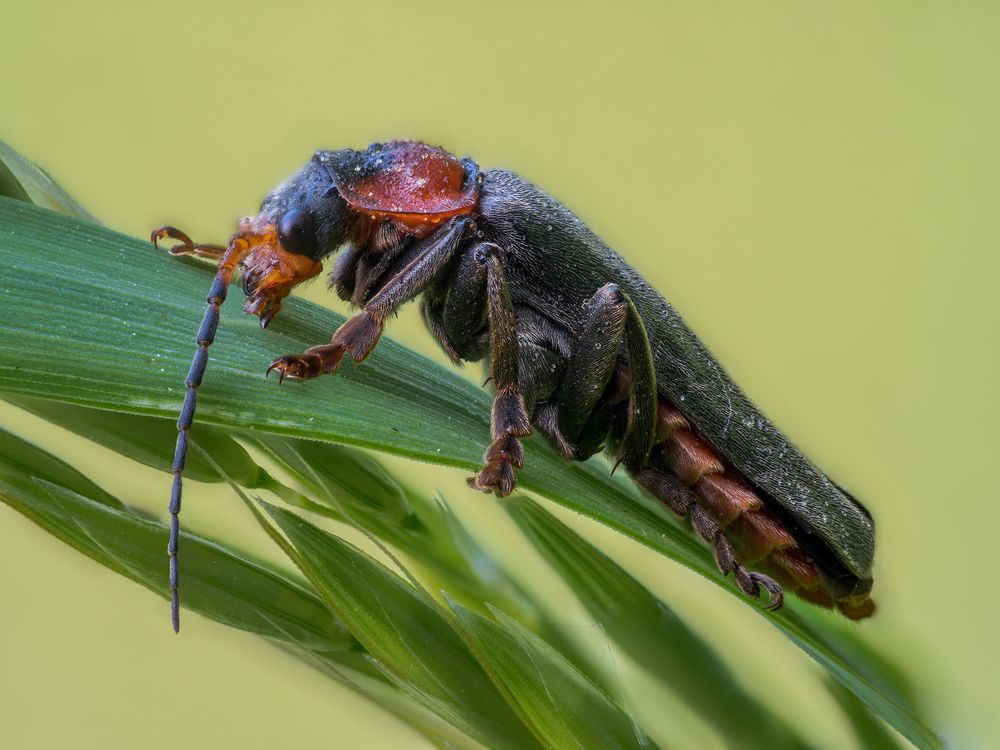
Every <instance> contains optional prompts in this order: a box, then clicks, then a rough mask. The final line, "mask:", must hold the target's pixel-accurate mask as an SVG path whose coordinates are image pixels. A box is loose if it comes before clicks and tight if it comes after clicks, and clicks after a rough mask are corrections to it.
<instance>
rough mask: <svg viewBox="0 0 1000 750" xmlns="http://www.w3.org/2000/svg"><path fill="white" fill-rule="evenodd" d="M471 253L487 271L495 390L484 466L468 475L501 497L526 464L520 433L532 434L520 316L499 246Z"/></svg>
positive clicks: (480, 487)
mask: <svg viewBox="0 0 1000 750" xmlns="http://www.w3.org/2000/svg"><path fill="white" fill-rule="evenodd" d="M472 255H473V258H474V259H475V261H476V262H477V263H479V264H481V265H482V266H483V268H484V269H485V273H486V312H487V316H488V319H489V329H490V377H491V378H492V380H493V385H494V386H495V388H496V396H495V397H494V399H493V410H492V412H491V415H490V431H491V433H492V435H493V442H492V443H490V446H489V447H488V448H487V449H486V453H485V455H484V456H483V461H484V463H485V466H484V467H483V468H482V470H481V471H480V472H479V473H478V474H476V476H474V477H472V478H470V479H469V485H470V486H471V487H474V488H475V489H478V490H483V491H484V492H493V493H495V494H497V495H499V496H501V497H502V496H504V495H509V494H510V493H511V492H513V491H514V486H515V484H516V481H515V479H514V467H517V468H520V467H521V466H523V465H524V449H523V448H522V447H521V443H520V441H519V440H518V438H522V437H526V436H528V435H530V434H531V422H530V419H529V417H528V408H527V405H526V404H525V401H524V396H523V395H522V394H521V390H520V386H519V383H518V336H517V318H516V317H515V315H514V307H513V305H512V304H511V300H510V291H509V290H508V288H507V278H506V276H505V275H504V272H503V263H502V262H501V260H500V256H499V253H498V248H497V247H496V246H495V245H491V244H489V243H483V244H481V245H479V246H477V247H476V248H475V249H474V250H473V252H472Z"/></svg>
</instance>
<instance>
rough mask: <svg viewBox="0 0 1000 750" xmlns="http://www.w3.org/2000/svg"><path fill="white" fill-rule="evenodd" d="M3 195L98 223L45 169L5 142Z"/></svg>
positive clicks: (0, 153) (0, 177) (0, 165)
mask: <svg viewBox="0 0 1000 750" xmlns="http://www.w3.org/2000/svg"><path fill="white" fill-rule="evenodd" d="M0 195H5V196H7V197H9V198H16V199H17V200H22V201H27V202H28V203H34V204H35V205H38V206H44V207H45V208H51V209H52V210H53V211H59V212H60V213H64V214H67V215H68V216H73V217H76V218H77V219H83V220H84V221H89V222H92V223H97V219H95V218H94V216H93V214H91V213H90V212H89V211H87V209H85V208H84V207H83V206H81V205H80V204H79V203H77V202H76V200H74V199H73V198H72V197H71V196H70V194H69V193H67V192H66V191H65V190H63V189H62V188H61V187H60V186H59V185H58V184H57V183H56V181H55V180H53V179H52V178H51V177H49V175H48V174H47V173H46V172H45V170H43V169H42V168H41V167H39V166H38V165H37V164H35V163H34V162H32V161H29V160H28V159H25V158H24V157H23V156H21V155H20V154H19V153H17V151H15V150H14V149H12V148H11V147H10V146H9V145H7V144H6V143H4V142H3V141H0Z"/></svg>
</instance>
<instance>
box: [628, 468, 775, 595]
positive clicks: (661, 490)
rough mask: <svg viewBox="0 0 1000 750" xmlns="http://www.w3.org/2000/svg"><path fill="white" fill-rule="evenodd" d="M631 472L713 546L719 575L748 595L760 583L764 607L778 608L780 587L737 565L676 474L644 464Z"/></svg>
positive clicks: (724, 540)
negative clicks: (765, 597) (764, 595)
mask: <svg viewBox="0 0 1000 750" xmlns="http://www.w3.org/2000/svg"><path fill="white" fill-rule="evenodd" d="M632 476H633V477H634V478H635V480H636V482H638V483H639V485H640V486H642V487H643V488H644V489H645V490H646V491H647V492H649V493H650V494H652V495H653V496H654V497H656V498H657V499H658V500H660V501H662V502H663V503H664V504H665V505H666V506H667V507H668V508H670V510H671V511H673V512H674V513H675V514H676V515H677V516H679V517H681V518H690V519H691V525H692V526H694V529H695V531H697V532H698V536H700V537H701V538H702V539H704V540H705V541H706V542H707V543H708V544H711V545H712V546H713V547H714V549H715V561H716V562H717V563H718V565H719V570H721V571H722V573H723V575H730V574H731V575H732V576H733V579H734V580H735V581H736V585H737V586H739V588H740V590H741V591H742V592H743V593H744V594H746V595H747V596H749V597H752V598H754V599H757V598H759V597H760V593H761V592H760V590H761V588H762V587H763V588H764V590H765V591H767V594H768V597H769V598H770V602H769V603H768V605H767V609H771V610H774V609H779V608H780V607H781V605H782V602H783V600H784V594H783V592H782V588H781V586H780V584H778V582H777V581H775V580H774V579H773V578H771V577H769V576H766V575H764V574H763V573H758V572H756V571H750V570H747V569H746V568H744V567H743V566H742V565H740V563H739V561H738V560H737V558H736V551H735V550H734V549H733V546H732V544H730V542H729V540H728V539H727V538H726V536H725V534H723V532H722V527H721V526H720V525H719V523H718V522H717V521H716V520H715V519H714V518H712V516H711V515H709V513H708V511H706V510H705V509H704V508H702V507H701V505H699V504H698V496H697V495H696V494H695V492H694V491H693V490H692V489H691V488H690V487H688V486H687V485H685V484H684V483H683V482H681V480H679V479H678V478H677V477H675V476H673V475H671V474H668V473H666V472H665V471H660V470H659V469H654V468H650V467H645V468H642V469H640V470H639V471H637V472H632Z"/></svg>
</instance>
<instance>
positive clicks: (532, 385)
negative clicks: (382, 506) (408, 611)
mask: <svg viewBox="0 0 1000 750" xmlns="http://www.w3.org/2000/svg"><path fill="white" fill-rule="evenodd" d="M164 237H172V238H175V239H178V240H180V241H181V244H179V245H177V246H175V247H174V248H173V249H172V250H171V252H173V253H175V254H183V253H195V254H199V255H203V256H206V257H211V258H218V259H219V271H218V273H217V275H216V279H215V282H214V283H213V285H212V289H211V292H210V294H209V306H208V310H207V312H206V315H205V320H204V322H203V324H202V327H201V329H200V331H199V333H198V346H199V348H198V354H197V355H196V357H195V361H194V363H193V364H192V367H191V371H190V373H189V374H188V380H187V384H188V397H187V398H186V399H185V405H184V409H183V411H182V414H181V418H180V420H179V422H178V427H179V429H180V434H179V436H178V448H177V454H176V458H175V464H174V473H175V482H174V490H173V494H172V497H171V513H172V516H173V518H172V521H173V528H174V534H173V535H172V539H171V546H170V555H171V587H172V588H173V590H174V593H175V601H174V625H175V628H176V627H177V609H176V607H177V597H176V591H177V558H176V552H177V536H176V528H177V521H176V519H177V512H178V511H179V509H180V487H181V480H180V474H181V470H182V468H183V462H184V453H185V450H186V446H187V430H188V428H189V427H190V426H191V422H192V419H193V415H194V402H195V394H196V389H197V387H198V385H199V384H200V382H201V377H202V374H203V372H204V368H205V364H206V362H207V355H208V346H209V345H210V344H211V342H212V339H213V338H214V335H215V328H216V325H217V323H218V311H219V305H220V304H221V302H222V300H223V299H224V297H225V293H226V287H227V286H228V284H229V282H230V281H231V279H232V276H233V274H234V272H235V270H236V269H237V268H240V269H242V272H243V288H244V291H245V293H246V303H245V305H244V310H245V311H246V312H248V313H253V314H255V315H258V316H259V317H260V320H261V325H263V326H266V325H267V324H268V322H270V320H271V319H272V318H273V317H274V316H275V314H277V312H278V310H279V309H280V307H281V300H282V299H283V298H284V297H285V296H286V295H287V294H288V293H289V291H290V290H291V288H292V287H293V286H295V285H296V284H298V283H300V282H301V281H304V280H306V279H309V278H312V277H313V276H315V275H316V274H318V273H319V272H320V270H321V266H320V261H321V260H322V259H323V258H325V257H326V256H329V255H331V254H332V253H334V252H337V251H338V250H339V251H340V254H339V255H338V257H337V259H336V265H335V268H334V270H333V274H332V279H331V280H332V283H333V286H334V287H335V288H336V290H337V293H338V294H339V295H340V296H341V297H342V298H343V299H345V300H349V301H350V302H352V303H353V304H355V305H357V306H358V307H359V308H360V309H361V311H360V312H359V313H358V314H357V315H355V316H354V317H352V318H350V319H349V320H348V321H347V322H346V323H344V325H342V326H341V327H340V328H339V329H338V330H337V331H336V332H335V333H334V335H333V339H332V341H331V342H330V343H328V344H323V345H320V346H316V347H313V348H312V349H309V350H308V351H306V352H304V353H301V354H290V355H287V356H284V357H280V358H278V359H276V360H275V361H274V362H273V363H272V364H271V366H270V367H269V368H268V372H269V373H270V372H271V371H276V372H277V373H278V375H279V379H280V380H284V379H285V378H293V379H302V378H312V377H316V376H318V375H322V374H324V373H332V372H334V371H335V370H336V369H337V367H338V365H339V363H340V361H341V359H342V358H343V356H344V355H345V354H347V355H349V356H350V357H351V358H352V359H354V360H356V361H360V360H362V359H364V358H365V357H366V356H367V355H368V353H369V352H371V350H372V349H373V348H374V347H375V345H376V343H377V342H378V339H379V337H380V335H381V333H382V329H383V326H384V323H385V321H386V319H387V318H388V316H389V315H390V314H392V313H393V312H394V311H395V310H396V309H397V308H398V307H399V306H400V305H402V304H404V303H406V302H408V301H410V300H412V299H414V298H415V297H418V296H422V303H421V310H422V312H423V316H424V319H425V321H426V323H427V326H428V328H429V329H430V331H431V332H432V333H433V335H434V336H435V338H436V339H437V340H438V341H439V342H440V344H441V346H442V347H443V348H444V350H445V351H446V352H447V353H448V355H449V356H450V357H451V358H452V359H453V360H454V361H455V362H459V361H462V360H470V361H474V360H480V359H483V358H489V364H490V376H491V380H492V384H493V387H494V388H495V390H496V397H495V400H494V403H493V412H492V431H493V435H492V437H493V441H492V443H491V445H490V447H489V448H488V449H487V451H486V454H485V456H484V465H483V468H482V470H481V471H480V472H479V473H478V474H477V475H476V476H475V477H472V478H471V479H470V480H469V483H470V484H471V485H472V486H473V487H475V488H477V489H480V490H483V491H486V492H494V493H496V494H498V495H507V494H509V493H510V492H512V491H513V489H514V487H515V483H516V478H515V469H517V468H519V467H520V466H521V465H522V463H523V451H522V448H521V443H520V439H521V438H524V437H526V436H527V435H529V434H530V432H531V431H532V428H534V429H536V430H537V431H538V432H540V433H541V434H542V435H544V436H545V438H546V439H547V440H548V441H549V442H550V443H551V444H552V445H553V446H554V448H555V449H556V450H557V451H558V452H559V453H560V454H562V455H563V456H565V457H566V458H568V459H575V460H583V459H585V458H587V457H589V456H590V455H592V454H593V453H595V452H596V451H598V450H600V449H601V448H602V447H604V448H605V449H606V450H608V451H609V452H610V454H611V455H612V456H613V457H614V458H615V460H616V461H617V462H618V463H620V464H621V465H623V466H624V467H625V468H626V469H627V470H628V472H629V473H630V474H631V475H632V476H633V477H634V478H635V480H636V482H637V483H638V484H639V485H640V486H642V487H643V488H645V490H647V491H648V492H649V493H651V494H652V495H653V496H654V497H656V498H657V499H659V500H660V501H662V502H663V503H665V504H666V506H667V507H668V508H669V509H670V510H672V511H673V512H674V513H676V514H677V515H678V516H681V517H684V518H688V519H690V522H691V524H692V526H693V528H694V530H695V531H696V533H697V534H698V535H699V536H700V537H701V538H702V539H704V540H705V541H706V542H707V543H708V544H710V545H711V546H712V547H713V549H714V551H715V556H716V560H717V561H718V564H719V567H720V568H721V570H722V571H723V572H724V573H726V574H731V575H732V576H733V577H734V579H735V581H736V584H737V585H738V586H739V588H740V589H741V590H742V591H744V592H745V593H746V594H747V595H749V596H753V597H759V596H760V594H761V590H762V589H763V590H764V591H766V592H767V595H768V598H769V605H768V606H770V607H774V608H776V607H779V606H780V605H781V602H782V595H783V594H782V590H783V589H787V590H789V591H793V592H794V593H796V594H797V595H799V596H801V597H803V598H805V599H808V600H810V601H813V602H816V603H819V604H822V605H824V606H830V607H837V608H838V609H839V610H840V611H841V612H843V613H844V614H845V615H847V616H848V617H851V618H854V619H857V618H863V617H867V616H868V615H870V614H871V613H872V612H873V610H874V603H873V602H872V600H871V599H870V598H869V595H868V594H869V591H870V589H871V583H872V579H871V568H872V558H873V554H874V527H873V523H872V520H871V517H870V516H869V514H868V513H867V512H866V511H865V509H864V508H863V507H862V506H861V505H860V504H859V503H858V502H857V501H855V500H854V499H853V498H852V497H851V496H849V495H848V494H847V493H846V492H844V491H843V490H842V489H841V488H839V487H838V486H837V485H836V484H834V483H833V482H832V481H831V480H830V479H829V478H827V477H826V476H825V475H824V474H823V473H822V472H821V471H820V470H819V469H817V468H816V467H815V466H814V465H813V464H812V463H811V462H810V461H809V460H808V459H807V458H806V457H805V456H803V455H802V454H801V453H800V452H799V451H798V450H797V449H796V448H795V447H794V446H793V445H792V444H791V443H789V441H788V440H787V439H786V438H785V437H784V436H783V435H782V434H781V432H780V431H779V430H778V429H777V428H776V427H775V426H774V425H772V424H771V422H769V421H768V420H767V418H766V417H764V415H762V414H761V413H760V411H759V410H758V409H757V408H756V407H755V406H754V405H753V403H751V402H750V400H749V399H748V398H747V397H746V395H745V394H744V393H743V392H742V391H741V390H740V388H739V387H738V386H737V385H736V384H735V383H734V382H733V381H732V380H731V379H730V378H729V376H728V375H727V374H726V373H725V372H724V371H723V369H722V368H721V366H720V365H719V363H718V362H717V361H716V360H715V359H714V358H713V356H712V355H711V354H710V353H709V352H708V350H707V349H706V348H705V347H704V345H703V344H702V343H701V342H700V341H699V340H698V338H697V337H696V336H695V335H694V334H693V333H692V332H691V331H690V329H689V328H688V327H687V326H686V325H685V323H684V321H683V320H682V319H681V317H680V316H679V315H678V314H677V312H676V311H675V310H674V309H673V308H672V307H671V306H670V304H669V303H668V302H667V301H666V300H665V299H664V298H663V297H662V296H661V295H660V294H659V293H658V292H657V291H656V290H654V289H653V288H652V287H650V285H649V284H648V283H646V281H644V280H643V278H642V277H641V276H639V274H638V273H637V272H636V271H635V270H633V269H632V268H631V267H629V266H628V264H626V263H625V261H624V260H622V259H621V258H620V257H619V256H618V255H617V254H615V253H614V252H613V251H612V250H611V249H610V248H608V247H607V245H605V244H604V243H603V242H602V241H601V240H600V238H599V237H597V236H596V235H595V234H594V233H593V232H591V231H590V229H588V228H587V226H586V225H584V224H583V222H581V221H580V219H578V218H577V217H576V216H574V215H573V214H572V213H571V212H570V211H569V209H567V208H566V207H565V206H563V205H562V204H560V203H559V202H558V201H556V200H554V199H553V198H551V197H549V196H548V195H546V194H545V193H543V192H542V191H540V190H539V189H537V188H536V187H534V186H533V185H531V184H529V183H527V182H526V181H524V180H523V179H521V178H520V177H518V176H517V175H516V174H513V173H511V172H507V171H503V170H489V171H487V172H480V170H479V168H478V166H477V165H476V164H475V163H474V162H472V161H471V160H469V159H465V160H461V161H460V160H458V159H456V158H455V157H453V156H451V155H450V154H448V153H447V152H445V151H443V150H441V149H439V148H434V147H430V146H426V145H424V144H421V143H416V142H404V141H399V142H392V143H387V144H375V145H372V146H371V147H369V148H368V149H367V150H366V151H353V150H349V149H348V150H343V151H320V152H317V153H316V154H315V155H314V157H313V158H312V160H311V161H310V162H309V163H308V164H307V165H306V166H305V167H304V168H303V169H302V170H301V171H300V172H299V173H298V174H296V175H295V176H293V177H292V178H291V179H290V180H289V181H288V182H286V183H285V184H284V185H282V186H280V187H279V188H278V189H277V190H275V191H274V192H273V193H272V194H271V195H269V196H268V197H267V199H265V201H264V203H263V206H262V207H261V211H260V213H259V214H258V215H257V216H256V217H253V218H248V219H244V220H243V221H242V222H241V224H240V226H239V230H238V231H237V233H236V234H235V235H233V237H232V239H231V240H230V244H229V246H228V248H222V247H216V246H210V245H196V244H194V243H192V242H191V240H190V239H189V238H188V237H187V236H186V235H185V234H184V233H183V232H180V231H179V230H176V229H172V228H170V227H164V228H163V229H160V230H157V231H156V232H154V242H155V241H156V240H157V239H161V238H164ZM751 568H752V569H751Z"/></svg>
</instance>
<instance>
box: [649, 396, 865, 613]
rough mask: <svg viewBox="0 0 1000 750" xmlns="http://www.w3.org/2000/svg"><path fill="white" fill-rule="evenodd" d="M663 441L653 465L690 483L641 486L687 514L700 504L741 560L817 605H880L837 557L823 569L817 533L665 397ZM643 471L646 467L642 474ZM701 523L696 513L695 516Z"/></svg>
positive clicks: (858, 609) (850, 608) (848, 609)
mask: <svg viewBox="0 0 1000 750" xmlns="http://www.w3.org/2000/svg"><path fill="white" fill-rule="evenodd" d="M656 439H657V445H656V446H655V447H654V448H653V451H652V454H651V456H650V459H649V462H648V463H649V466H650V468H651V469H652V470H654V471H656V470H661V471H666V472H668V473H669V474H670V475H672V476H674V477H676V479H677V480H679V481H680V482H681V483H683V484H684V485H685V486H686V487H688V488H689V489H690V491H691V492H690V494H689V495H686V496H685V498H684V499H683V500H680V501H678V498H677V495H676V493H673V492H665V491H664V489H663V485H662V483H657V482H651V481H648V480H647V481H643V480H642V477H637V478H639V480H640V482H639V483H640V484H641V485H642V486H643V487H644V488H645V489H646V490H647V491H649V492H650V493H651V494H653V495H654V496H655V497H657V498H658V499H659V500H661V501H663V502H664V503H665V504H666V505H667V506H668V507H669V508H670V509H671V510H673V511H674V512H675V513H678V514H679V515H682V516H686V515H688V510H689V506H688V505H687V504H686V503H690V502H694V503H697V505H698V506H700V507H701V508H702V509H703V510H704V511H707V513H708V514H709V515H710V516H711V518H712V519H713V520H714V521H715V522H716V523H717V524H718V525H719V526H720V527H721V529H722V533H723V534H724V535H725V537H726V538H727V539H728V540H729V542H730V543H731V544H732V546H733V549H734V551H735V554H736V558H737V560H738V561H739V562H740V563H741V564H745V565H752V566H753V567H754V568H759V569H761V570H763V571H764V572H766V573H768V574H770V575H772V576H774V578H775V579H777V581H778V582H779V583H781V584H782V585H783V586H784V587H785V589H786V590H787V591H789V592H792V593H794V594H796V595H798V596H800V597H802V598H804V599H807V600H809V601H812V602H815V603H817V604H820V605H823V606H826V607H833V606H836V607H837V608H838V609H839V610H840V611H841V612H843V614H845V615H846V616H847V617H850V618H851V619H861V618H864V617H868V616H869V615H871V614H872V612H874V610H875V603H874V602H873V601H872V600H871V598H869V596H868V591H869V589H870V586H871V582H870V580H861V579H858V578H857V577H856V576H853V575H852V574H850V573H848V572H846V571H845V570H843V569H842V566H837V565H836V564H835V563H834V568H836V569H827V567H824V562H823V560H822V559H819V558H824V559H826V560H827V565H829V564H830V563H829V560H830V559H833V560H835V557H833V556H832V555H831V554H829V553H827V554H817V552H822V551H821V550H818V549H817V546H816V541H815V539H807V538H806V537H805V536H804V535H803V533H802V532H801V530H800V529H798V528H795V527H794V525H793V524H791V523H789V522H787V521H786V520H785V519H784V518H783V517H782V516H783V514H782V513H781V511H780V506H777V504H775V503H774V502H773V501H770V502H769V500H768V498H767V496H766V495H765V494H764V493H762V492H760V491H759V490H757V489H755V488H754V487H753V486H752V485H751V484H750V483H749V482H748V481H747V480H746V478H745V477H743V476H742V475H741V474H740V473H739V472H737V471H736V470H735V469H733V467H732V466H731V465H728V464H727V462H726V461H725V459H724V458H723V457H722V456H721V455H720V454H719V453H718V451H716V450H715V449H714V448H713V447H712V446H711V445H709V443H708V442H706V441H705V440H703V439H701V438H700V437H699V436H698V435H697V434H696V433H695V431H694V430H693V429H692V427H691V425H690V423H689V422H688V420H687V418H686V417H685V416H684V415H683V414H682V413H681V412H680V410H678V409H677V408H676V407H674V406H673V405H671V404H670V403H669V401H668V400H667V399H665V398H664V397H663V396H662V395H661V396H660V402H659V408H658V415H657V438H656ZM640 474H641V472H640ZM692 520H693V521H694V522H695V523H696V524H697V519H696V518H693V519H692Z"/></svg>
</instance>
